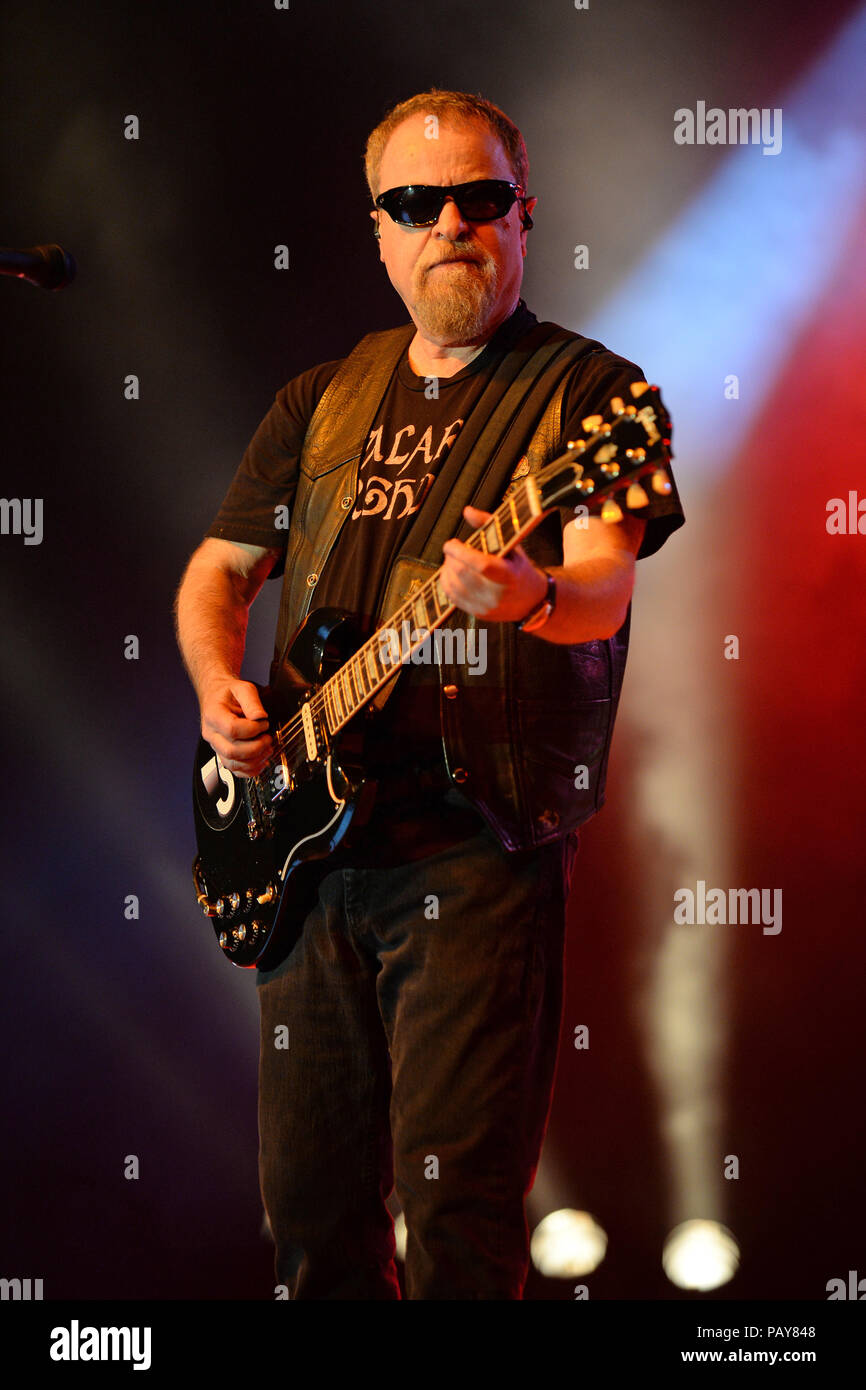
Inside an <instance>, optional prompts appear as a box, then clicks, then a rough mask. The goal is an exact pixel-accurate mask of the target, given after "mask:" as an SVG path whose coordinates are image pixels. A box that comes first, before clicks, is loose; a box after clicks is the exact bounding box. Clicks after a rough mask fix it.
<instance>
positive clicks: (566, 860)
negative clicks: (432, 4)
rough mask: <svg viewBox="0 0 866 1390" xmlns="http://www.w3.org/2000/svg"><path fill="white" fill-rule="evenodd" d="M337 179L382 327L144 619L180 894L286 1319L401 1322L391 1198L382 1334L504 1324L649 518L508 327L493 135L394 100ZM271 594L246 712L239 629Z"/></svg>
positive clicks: (603, 360) (508, 151)
mask: <svg viewBox="0 0 866 1390" xmlns="http://www.w3.org/2000/svg"><path fill="white" fill-rule="evenodd" d="M366 169H367V178H368V182H369V184H370V189H371V194H372V197H373V204H374V206H373V209H372V211H371V218H372V220H373V234H374V236H375V237H376V238H377V244H378V248H379V255H380V258H381V260H382V262H383V263H384V265H385V268H386V270H387V273H388V276H389V278H390V280H391V283H392V284H393V286H394V288H395V289H396V291H397V293H398V295H399V296H400V298H401V299H402V300H403V303H404V305H405V306H406V309H407V310H408V313H409V316H410V318H411V323H410V324H407V325H406V326H405V327H401V328H399V329H393V330H389V331H388V332H385V333H378V334H372V335H368V336H367V338H365V339H364V340H363V341H362V343H360V344H359V345H358V347H357V348H356V349H355V350H354V351H353V353H351V354H350V355H349V357H347V358H345V359H343V360H341V361H335V362H328V363H325V364H322V365H321V366H319V367H314V368H312V369H311V370H310V371H308V372H305V373H303V374H302V375H301V376H300V377H297V378H295V379H294V380H293V381H292V382H289V383H288V384H287V385H286V386H285V387H283V388H282V390H281V391H280V392H278V394H277V397H276V399H275V402H274V404H273V406H272V407H271V409H270V410H269V412H268V414H267V415H266V417H265V418H264V420H263V421H262V423H261V425H260V426H259V429H258V430H257V432H256V434H255V436H254V438H253V439H252V441H251V443H250V445H249V447H248V449H247V451H246V453H245V455H244V459H243V461H242V463H241V465H240V467H239V469H238V472H237V474H236V477H235V479H234V482H233V483H232V486H231V488H230V489H229V492H228V494H227V496H226V498H225V500H224V502H223V505H222V507H221V509H220V512H219V514H218V515H217V517H216V518H215V520H214V522H213V524H212V525H211V527H210V528H209V530H208V532H207V535H206V538H205V539H204V541H203V543H202V544H201V545H200V546H199V548H198V549H197V550H196V551H195V553H194V554H193V556H192V558H191V560H190V562H189V565H188V567H187V570H186V572H185V574H184V577H183V580H182V582H181V586H180V589H179V591H178V598H177V624H178V640H179V643H180V647H181V651H182V654H183V657H184V661H185V663H186V666H187V669H188V670H189V673H190V676H191V679H192V681H193V684H194V686H195V689H196V692H197V695H198V698H199V702H200V706H201V731H202V743H201V745H200V753H199V758H198V761H197V764H196V768H195V772H194V795H195V798H196V803H195V804H196V817H197V833H198V839H199V850H200V854H199V857H198V859H197V860H196V867H195V877H196V892H197V896H198V900H199V903H200V905H201V906H202V908H203V909H204V911H205V912H206V913H207V915H208V916H209V917H211V918H212V921H213V926H214V930H215V931H216V933H217V938H218V941H219V944H220V947H221V949H222V950H223V951H224V953H225V954H226V955H227V956H228V957H229V958H230V959H232V960H233V961H234V963H235V964H239V965H246V966H255V967H256V984H257V990H258V997H259V1003H260V1008H261V1055H260V1075H259V1122H260V1123H259V1128H260V1162H259V1168H260V1181H261V1190H262V1196H263V1200H264V1204H265V1209H266V1212H267V1215H268V1219H269V1222H270V1227H271V1230H272V1233H273V1236H274V1240H275V1244H276V1274H277V1279H278V1281H279V1284H280V1285H281V1286H284V1288H285V1290H286V1291H287V1293H288V1296H289V1297H291V1298H308V1299H309V1298H314V1299H322V1298H347V1299H379V1298H384V1299H387V1298H399V1297H400V1288H399V1283H398V1279H397V1274H396V1268H395V1264H394V1235H393V1223H392V1220H391V1217H390V1214H389V1212H388V1210H387V1208H386V1205H385V1202H386V1199H387V1197H388V1196H389V1194H390V1192H391V1189H392V1187H393V1186H394V1185H395V1184H396V1190H397V1194H398V1197H399V1199H400V1202H401V1205H402V1208H403V1211H404V1214H405V1219H406V1227H407V1246H406V1262H405V1283H406V1292H407V1296H408V1297H409V1298H433V1299H476V1298H479V1299H492V1298H505V1299H517V1298H520V1297H521V1296H522V1291H523V1286H524V1282H525V1278H526V1274H527V1270H528V1232H527V1225H526V1217H525V1212H524V1199H525V1196H526V1193H527V1192H528V1191H529V1189H530V1187H531V1185H532V1181H533V1178H534V1174H535V1169H536V1165H537V1162H538V1157H539V1154H540V1151H541V1145H542V1140H543V1137H544V1132H545V1128H546V1124H547V1116H548V1111H549V1106H550V1099H551V1095H552V1089H553V1077H554V1068H555V1059H556V1051H557V1043H558V1036H559V1025H560V1012H561V999H562V967H563V934H564V924H565V902H566V897H567V893H568V887H569V883H570V879H571V874H572V869H573V861H574V856H575V853H576V849H577V827H578V826H579V825H581V824H582V823H584V822H585V821H586V820H587V819H588V818H589V816H591V815H592V814H593V813H594V811H595V810H597V809H598V807H599V806H600V805H601V803H602V801H603V794H604V779H605V772H606V767H607V758H608V752H609V747H610V738H611V733H612V728H613V720H614V717H615V713H616V705H617V700H618V697H619V690H620V686H621V682H622V675H623V670H624V665H625V657H626V651H627V644H628V626H629V617H630V600H631V594H632V588H633V583H634V568H635V559H636V558H641V557H642V556H645V555H648V554H651V553H653V552H654V551H655V550H657V549H658V548H659V546H660V545H661V544H663V542H664V541H665V539H666V538H667V536H668V535H669V534H670V532H671V531H673V530H674V529H676V527H677V526H679V525H681V524H682V521H683V515H682V510H681V508H680V504H679V500H678V498H677V494H676V488H675V486H674V484H673V481H672V477H671V474H670V469H669V454H668V452H667V445H668V443H669V437H668V436H669V422H668V420H667V417H666V415H665V413H664V408H663V406H662V404H661V401H660V398H659V396H658V392H657V391H656V390H655V388H649V387H647V385H646V383H645V382H643V381H642V379H641V373H640V372H639V370H638V369H637V368H636V367H635V366H634V364H632V363H630V362H628V361H626V360H625V359H623V358H621V357H617V356H615V355H614V354H613V353H611V352H609V351H608V350H607V349H606V348H604V347H603V345H602V344H600V343H597V342H594V341H591V340H588V339H586V338H583V337H582V336H581V335H579V334H576V333H572V332H569V331H567V330H565V329H562V328H559V327H558V326H557V325H555V324H549V323H542V324H539V323H538V322H537V320H536V319H535V316H534V315H532V314H531V313H530V312H529V310H528V309H527V308H526V306H525V304H524V303H523V301H522V300H521V299H520V286H521V281H522V274H523V259H524V257H525V255H526V234H527V231H528V230H529V229H530V227H531V226H532V220H531V213H532V211H533V209H534V207H535V203H536V199H535V198H533V197H530V196H528V195H527V191H526V190H527V179H528V164H527V159H526V150H525V146H524V142H523V139H522V136H521V135H520V132H519V131H518V130H517V128H516V127H515V126H514V125H513V123H512V122H511V121H510V120H509V119H508V117H507V116H505V115H504V113H503V112H501V111H500V110H499V109H498V108H497V107H495V106H493V105H492V104H491V103H489V102H486V101H484V100H483V99H481V98H477V97H472V96H468V95H466V94H464V93H456V92H442V91H432V92H426V93H421V94H419V95H418V96H416V97H413V98H411V99H410V100H409V101H407V102H403V103H401V105H400V106H398V107H396V108H394V110H393V111H392V112H390V113H389V114H388V116H387V117H386V118H385V120H384V121H383V122H382V123H381V125H380V126H378V127H377V128H376V130H375V131H374V132H373V133H372V135H371V136H370V139H369V141H368V145H367V155H366ZM570 441H571V443H570ZM567 446H568V448H567ZM564 450H565V451H566V454H565V455H564V454H563V451H564ZM560 456H562V459H561V458H560ZM563 460H564V462H563ZM554 462H555V463H556V464H557V466H556V467H554V466H553V463H554ZM561 463H562V466H560V464H561ZM599 511H600V512H601V514H599ZM287 523H288V529H287ZM458 532H460V533H461V537H462V538H458V535H457V533H458ZM277 576H282V599H281V608H280V618H279V622H278V629H277V637H276V647H275V657H274V663H273V666H272V670H271V679H270V682H269V684H268V686H267V687H264V688H260V687H259V686H257V685H255V684H253V683H251V682H249V681H245V680H242V679H241V676H240V671H241V664H242V659H243V654H244V644H245V635H246V625H247V613H248V609H249V606H250V604H251V603H252V602H253V600H254V599H255V597H256V595H257V594H258V593H259V591H260V589H261V587H262V585H263V583H264V581H265V579H266V578H268V577H271V578H274V577H277ZM323 610H325V611H324V612H323ZM335 610H339V612H338V614H337V617H336V618H335V616H334V613H335ZM346 611H348V612H351V613H352V614H354V615H355V622H356V625H355V628H354V630H352V636H351V641H350V643H349V645H348V646H347V647H346V648H345V649H343V650H340V649H339V639H340V636H341V634H343V633H344V632H345V623H344V622H343V620H342V617H341V614H342V613H343V612H346ZM397 618H399V619H400V622H397V621H396V619H397ZM401 627H402V628H403V630H404V631H408V632H409V635H410V641H409V647H408V648H407V649H405V650H404V653H403V659H402V660H400V659H399V658H397V657H395V656H394V648H393V645H392V647H391V655H390V657H387V656H386V655H385V653H386V652H387V650H388V643H387V642H384V641H383V640H381V639H382V633H383V630H390V629H393V628H397V629H398V630H399V629H400V628H401ZM299 629H300V631H299ZM296 634H298V635H296ZM437 635H439V636H441V637H445V636H447V637H448V638H449V639H450V643H449V644H446V643H444V642H443V645H442V648H441V653H439V656H438V659H437V660H430V659H429V655H430V647H429V644H430V642H431V641H432V638H433V637H436V636H437ZM469 635H471V636H472V637H473V639H474V647H473V650H474V651H475V653H476V655H477V654H478V653H479V652H481V653H483V656H484V661H483V662H477V661H476V663H475V665H474V666H470V664H469V662H468V661H467V659H466V652H467V651H468V650H469V649H470V646H469V644H468V643H467V642H465V641H464V642H461V641H460V640H457V639H458V638H466V637H468V636H469ZM425 639H426V642H427V643H428V646H427V659H426V660H425V659H418V658H419V656H423V644H424V641H425ZM359 644H360V645H359ZM326 658H327V661H326ZM328 661H329V662H330V665H328V664H327V662H328ZM389 662H390V665H389V664H388V663H389ZM292 709H293V710H294V714H293V715H292V717H291V718H289V717H288V714H289V711H290V710H292ZM341 740H342V741H341ZM305 796H306V797H308V798H311V799H308V800H306V801H305V800H304V797H305ZM293 817H294V819H293ZM289 825H291V826H292V828H291V829H286V827H287V826H289ZM233 837H234V838H233ZM250 843H252V846H253V848H252V849H250V848H249V845H250ZM230 847H231V848H230ZM245 855H246V856H247V858H246V860H245V859H244V856H245ZM227 865H228V867H226V866H227ZM290 898H291V905H289V899H290ZM290 921H291V922H292V927H291V929H290V930H289V929H288V928H287V927H286V925H285V924H286V923H287V922H290Z"/></svg>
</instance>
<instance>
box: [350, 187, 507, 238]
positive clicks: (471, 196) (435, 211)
mask: <svg viewBox="0 0 866 1390" xmlns="http://www.w3.org/2000/svg"><path fill="white" fill-rule="evenodd" d="M446 198H453V199H454V201H455V203H456V204H457V206H458V208H459V209H460V213H461V216H463V217H465V219H466V221H467V222H494V221H495V220H496V218H497V217H504V216H505V214H506V213H507V212H508V211H509V209H510V208H512V207H513V206H514V203H515V202H516V201H519V202H521V203H522V204H523V225H524V227H526V229H527V230H528V229H529V228H530V227H531V226H532V218H531V217H530V216H529V213H528V212H527V211H526V196H525V194H524V191H523V189H522V188H521V186H520V184H519V183H508V181H507V180H506V179H473V181H472V182H471V183H453V184H450V185H442V184H433V183H410V184H407V185H406V186H404V187H403V188H389V189H388V190H387V191H386V192H385V193H380V194H379V196H378V198H377V199H376V207H377V208H383V209H384V211H385V212H387V214H388V216H389V217H390V218H391V219H392V220H393V221H394V222H397V223H399V224H400V225H401V226H403V227H432V226H433V225H434V223H436V222H438V221H439V218H440V217H441V215H442V209H443V208H444V206H445V199H446Z"/></svg>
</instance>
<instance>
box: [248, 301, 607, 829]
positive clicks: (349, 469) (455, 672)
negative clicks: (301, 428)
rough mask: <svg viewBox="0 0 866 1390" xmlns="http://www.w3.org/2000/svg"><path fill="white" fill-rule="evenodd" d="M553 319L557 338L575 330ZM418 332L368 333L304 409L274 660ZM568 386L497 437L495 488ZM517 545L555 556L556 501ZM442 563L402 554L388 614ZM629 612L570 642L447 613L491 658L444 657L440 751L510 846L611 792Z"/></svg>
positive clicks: (585, 815) (546, 447) (576, 816)
mask: <svg viewBox="0 0 866 1390" xmlns="http://www.w3.org/2000/svg"><path fill="white" fill-rule="evenodd" d="M558 331H559V333H560V334H561V335H562V337H563V339H568V340H575V339H577V338H578V335H577V334H571V333H568V332H567V331H566V330H564V329H562V330H558ZM414 333H415V328H414V325H413V324H407V325H405V326H404V327H402V328H397V329H390V330H387V331H386V332H383V333H371V334H368V335H367V336H366V337H365V338H363V339H362V340H361V342H360V343H359V344H358V346H357V347H356V348H355V349H354V351H353V352H352V353H351V354H350V355H349V357H347V358H346V360H345V361H344V362H343V363H342V365H341V366H340V367H339V368H338V370H337V373H336V375H335V377H334V379H333V381H332V382H331V384H330V386H329V387H328V389H327V390H326V391H325V393H324V395H323V397H322V399H321V401H320V402H319V405H318V407H317V409H316V411H315V414H314V415H313V418H312V420H311V422H310V426H309V429H308V431H307V435H306V438H305V441H304V447H303V450H302V453H301V458H300V463H299V473H298V485H297V491H296V494H295V497H294V502H293V505H292V510H291V517H290V526H289V536H288V542H287V551H286V560H285V572H284V577H283V588H282V594H281V599H280V615H279V620H278V625H277V638H276V646H275V655H274V664H275V667H276V665H277V663H278V662H279V661H280V660H281V659H282V657H283V656H284V654H285V652H286V650H287V648H288V646H289V644H290V642H291V640H292V638H293V637H294V634H295V632H296V631H297V629H298V627H299V626H300V624H301V623H302V622H303V620H304V618H305V617H306V616H307V614H308V612H309V611H310V608H311V606H312V601H313V598H314V595H315V588H316V584H317V582H318V577H319V575H320V574H321V572H322V569H323V566H324V564H325V561H326V559H327V557H328V555H329V554H330V551H331V549H332V547H333V545H334V543H335V541H336V538H337V535H338V533H339V531H340V528H341V526H342V525H343V524H344V522H345V521H346V519H347V517H348V515H349V511H350V510H351V507H352V505H353V504H354V501H355V496H356V492H357V485H358V470H359V464H360V459H361V454H362V451H363V447H364V444H365V442H366V439H367V436H368V434H369V430H370V428H371V426H372V423H373V420H374V419H375V415H376V412H377V410H378V407H379V404H380V402H381V400H382V397H383V395H384V393H385V390H386V388H387V385H388V382H389V380H390V378H391V375H392V373H393V371H394V369H395V368H396V365H397V363H398V361H399V360H400V358H401V357H402V354H403V352H404V351H405V350H406V348H407V347H408V345H409V343H410V342H411V340H412V338H413V336H414ZM584 341H585V340H584ZM563 390H564V387H563V385H562V384H561V383H560V384H557V385H555V386H554V388H553V389H552V391H551V396H550V400H549V402H548V404H547V408H546V409H545V411H544V414H543V417H542V418H541V421H540V423H539V422H536V424H535V426H534V428H533V429H532V430H531V431H529V433H528V435H527V436H524V437H520V435H519V433H518V435H517V436H516V437H513V438H512V437H509V438H508V439H507V441H506V445H505V447H503V448H501V449H500V450H499V452H498V454H497V457H496V476H495V477H494V478H493V479H492V480H491V479H487V480H486V482H487V483H488V486H489V485H490V484H491V482H492V485H493V487H494V495H495V497H496V500H497V501H498V500H500V499H501V498H502V497H503V496H504V495H505V493H506V491H507V488H508V486H509V483H510V480H511V478H512V475H513V473H514V471H515V469H516V467H517V465H518V464H522V467H523V470H524V471H525V469H526V466H527V463H528V467H529V468H530V469H538V468H540V467H542V466H543V465H544V464H545V463H546V462H549V461H550V459H552V458H554V457H555V456H556V454H557V452H559V451H560V448H561V446H560V429H561V424H560V421H561V405H562V398H563ZM476 408H477V407H476ZM473 414H474V412H473ZM524 459H525V460H526V463H523V460H524ZM467 500H470V499H467ZM471 500H473V501H474V500H475V499H471ZM476 505H484V503H483V502H481V501H478V502H477V503H476ZM489 509H491V508H490V507H488V510H489ZM466 530H468V528H466V527H465V523H464V531H466ZM458 534H459V532H458ZM523 546H524V549H525V551H526V553H527V555H529V557H530V558H531V559H532V560H533V561H535V563H536V564H538V565H542V566H545V565H546V566H555V565H561V564H562V562H563V554H562V532H561V522H560V519H559V514H558V513H557V512H553V513H552V514H551V515H549V516H547V517H546V518H545V519H544V521H542V522H541V523H540V525H539V526H537V527H536V529H535V530H534V531H533V532H532V533H531V534H530V535H529V536H528V537H527V538H526V540H525V541H524V542H523ZM439 563H441V557H440V561H439ZM437 568H438V563H433V562H425V561H423V560H420V559H418V558H417V557H415V556H411V555H407V554H405V553H404V554H402V555H401V556H400V557H399V559H398V561H397V563H396V564H395V566H394V568H393V569H392V572H391V575H390V578H389V582H388V585H387V590H386V593H385V597H384V600H383V603H382V608H381V612H380V615H379V617H380V620H382V619H385V618H387V616H388V615H389V613H391V612H393V611H394V610H395V609H396V608H397V607H398V606H399V605H400V604H401V603H402V602H403V601H404V599H405V598H406V597H407V595H408V594H409V593H410V592H411V589H412V587H413V586H414V584H416V583H417V582H418V580H419V579H421V578H427V577H428V576H429V575H430V574H432V573H433V572H434V571H435V570H436V569H437ZM630 614H631V609H630V608H629V612H628V615H627V616H626V620H625V622H624V623H623V625H622V627H621V628H620V630H619V631H618V632H617V633H616V634H615V635H614V636H613V637H611V638H609V639H607V640H599V641H593V642H584V643H578V644H574V645H571V646H566V645H562V644H559V643H552V642H546V641H544V640H543V639H542V638H541V637H534V636H532V635H531V634H526V633H521V632H519V631H518V629H517V627H516V625H514V624H512V623H489V624H488V623H485V622H484V621H483V620H482V619H478V618H476V617H474V616H473V615H470V614H466V613H462V612H461V613H455V614H453V615H452V619H451V620H450V622H452V623H453V624H454V625H455V626H459V627H462V628H464V629H466V630H467V633H468V630H469V629H470V628H473V627H477V628H479V629H480V628H485V629H486V634H485V635H484V637H483V638H482V634H481V633H478V634H477V640H478V641H479V642H480V641H482V640H486V670H485V671H484V672H483V673H478V672H473V671H472V668H471V667H470V666H469V665H468V664H467V663H465V662H456V661H454V662H448V661H447V660H442V661H441V662H440V663H439V664H438V670H439V678H440V683H441V691H440V711H441V720H442V747H443V753H444V758H445V764H446V767H447V770H448V774H449V776H450V778H451V780H452V782H453V783H454V784H455V785H456V786H458V787H459V790H460V791H461V792H462V794H463V795H464V796H465V797H466V798H467V799H468V800H469V801H471V802H472V803H473V805H474V806H476V807H477V809H478V810H479V811H480V812H481V814H482V815H483V816H484V817H485V819H486V820H487V822H488V823H489V824H490V826H491V827H492V829H493V830H494V831H495V832H496V834H497V835H498V836H499V838H500V840H501V842H502V844H503V845H504V846H505V847H506V849H510V850H517V849H529V848H532V847H534V846H537V845H542V844H546V843H549V842H551V841H554V840H557V839H559V838H561V837H562V836H563V835H565V834H567V833H568V832H570V831H573V830H576V829H577V827H578V826H580V825H582V824H584V823H585V822H586V821H587V820H588V819H589V818H590V817H591V816H592V815H594V814H595V812H596V811H597V810H598V809H599V808H600V807H601V805H602V804H603V802H604V787H605V779H606V773H607V762H608V755H609V752H610V743H611V736H612V733H613V725H614V719H615V717H616V710H617V705H618V702H619V695H620V690H621V687H622V680H623V674H624V671H625V662H626V654H627V651H628V633H629V620H630ZM476 650H481V648H480V647H476ZM443 655H446V656H447V647H443Z"/></svg>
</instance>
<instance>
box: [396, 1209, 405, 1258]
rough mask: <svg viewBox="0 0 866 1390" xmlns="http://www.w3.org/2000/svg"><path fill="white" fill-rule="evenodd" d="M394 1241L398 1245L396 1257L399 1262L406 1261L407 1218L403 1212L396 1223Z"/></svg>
mask: <svg viewBox="0 0 866 1390" xmlns="http://www.w3.org/2000/svg"><path fill="white" fill-rule="evenodd" d="M394 1241H395V1243H396V1246H397V1248H396V1250H395V1252H394V1253H395V1255H396V1257H397V1259H398V1260H405V1259H406V1218H405V1216H404V1215H403V1213H402V1211H401V1212H400V1213H399V1215H398V1216H397V1218H396V1220H395V1221H394Z"/></svg>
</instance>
